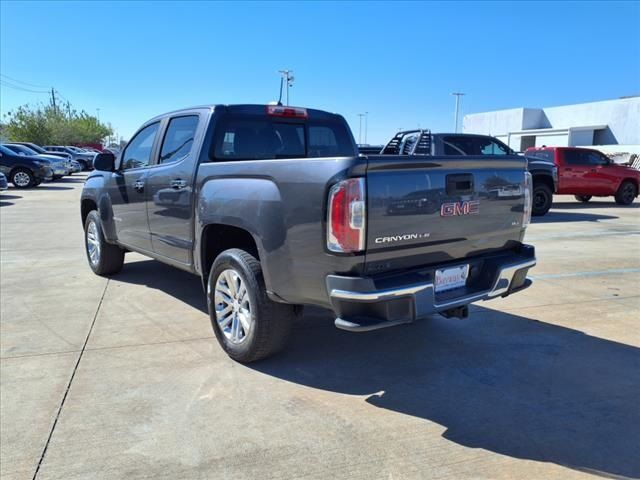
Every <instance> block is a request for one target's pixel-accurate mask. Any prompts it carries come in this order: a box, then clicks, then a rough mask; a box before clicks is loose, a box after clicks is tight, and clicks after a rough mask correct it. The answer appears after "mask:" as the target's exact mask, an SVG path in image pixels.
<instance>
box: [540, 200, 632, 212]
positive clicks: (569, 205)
mask: <svg viewBox="0 0 640 480" xmlns="http://www.w3.org/2000/svg"><path fill="white" fill-rule="evenodd" d="M551 208H552V209H553V208H562V209H570V210H574V209H575V210H581V209H590V208H640V203H638V200H635V201H634V202H633V203H632V204H631V205H618V204H617V203H616V202H614V201H613V200H611V201H605V200H591V201H590V202H588V203H580V202H553V205H552V206H551Z"/></svg>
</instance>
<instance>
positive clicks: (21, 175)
mask: <svg viewBox="0 0 640 480" xmlns="http://www.w3.org/2000/svg"><path fill="white" fill-rule="evenodd" d="M11 183H13V186H14V187H16V188H31V187H34V186H36V185H37V184H36V177H35V176H34V175H33V172H32V171H31V170H29V169H28V168H16V169H15V170H14V171H13V172H11Z"/></svg>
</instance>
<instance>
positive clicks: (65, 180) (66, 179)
mask: <svg viewBox="0 0 640 480" xmlns="http://www.w3.org/2000/svg"><path fill="white" fill-rule="evenodd" d="M86 180H87V179H86V177H84V178H70V177H64V178H59V179H57V180H53V181H51V183H84V182H85V181H86Z"/></svg>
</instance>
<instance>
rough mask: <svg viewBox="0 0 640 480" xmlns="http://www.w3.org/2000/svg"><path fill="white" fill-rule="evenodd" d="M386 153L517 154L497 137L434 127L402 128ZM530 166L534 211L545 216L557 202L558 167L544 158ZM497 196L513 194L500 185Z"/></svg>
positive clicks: (478, 156)
mask: <svg viewBox="0 0 640 480" xmlns="http://www.w3.org/2000/svg"><path fill="white" fill-rule="evenodd" d="M381 153H383V154H386V155H423V156H424V155H453V156H460V155H465V156H475V157H477V158H478V159H480V158H483V157H485V156H486V155H489V156H491V157H492V158H494V159H495V158H496V156H503V155H506V156H513V155H515V152H514V151H513V150H511V149H510V148H509V147H508V146H507V145H505V144H504V143H502V142H501V141H500V140H498V139H497V138H494V137H491V136H489V135H475V134H469V133H431V131H430V130H405V131H400V132H398V133H396V135H394V137H393V138H392V139H391V140H390V141H389V143H387V145H385V146H384V148H382V150H381ZM527 168H528V170H529V173H531V177H532V181H533V200H532V202H533V205H532V207H531V214H532V215H534V216H541V215H545V214H546V213H547V212H548V211H549V209H550V208H551V204H552V203H553V193H554V192H557V187H558V168H557V167H556V165H555V164H554V163H553V161H550V160H548V159H545V158H542V157H536V158H528V162H527ZM494 192H495V193H496V194H497V195H509V194H510V193H509V191H506V190H504V189H500V187H498V186H496V187H495V188H494Z"/></svg>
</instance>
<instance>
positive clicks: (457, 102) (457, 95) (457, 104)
mask: <svg viewBox="0 0 640 480" xmlns="http://www.w3.org/2000/svg"><path fill="white" fill-rule="evenodd" d="M451 95H453V96H454V97H456V116H455V122H456V128H455V133H458V112H459V111H460V97H462V96H464V95H465V94H464V93H462V92H453V93H452V94H451Z"/></svg>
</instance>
